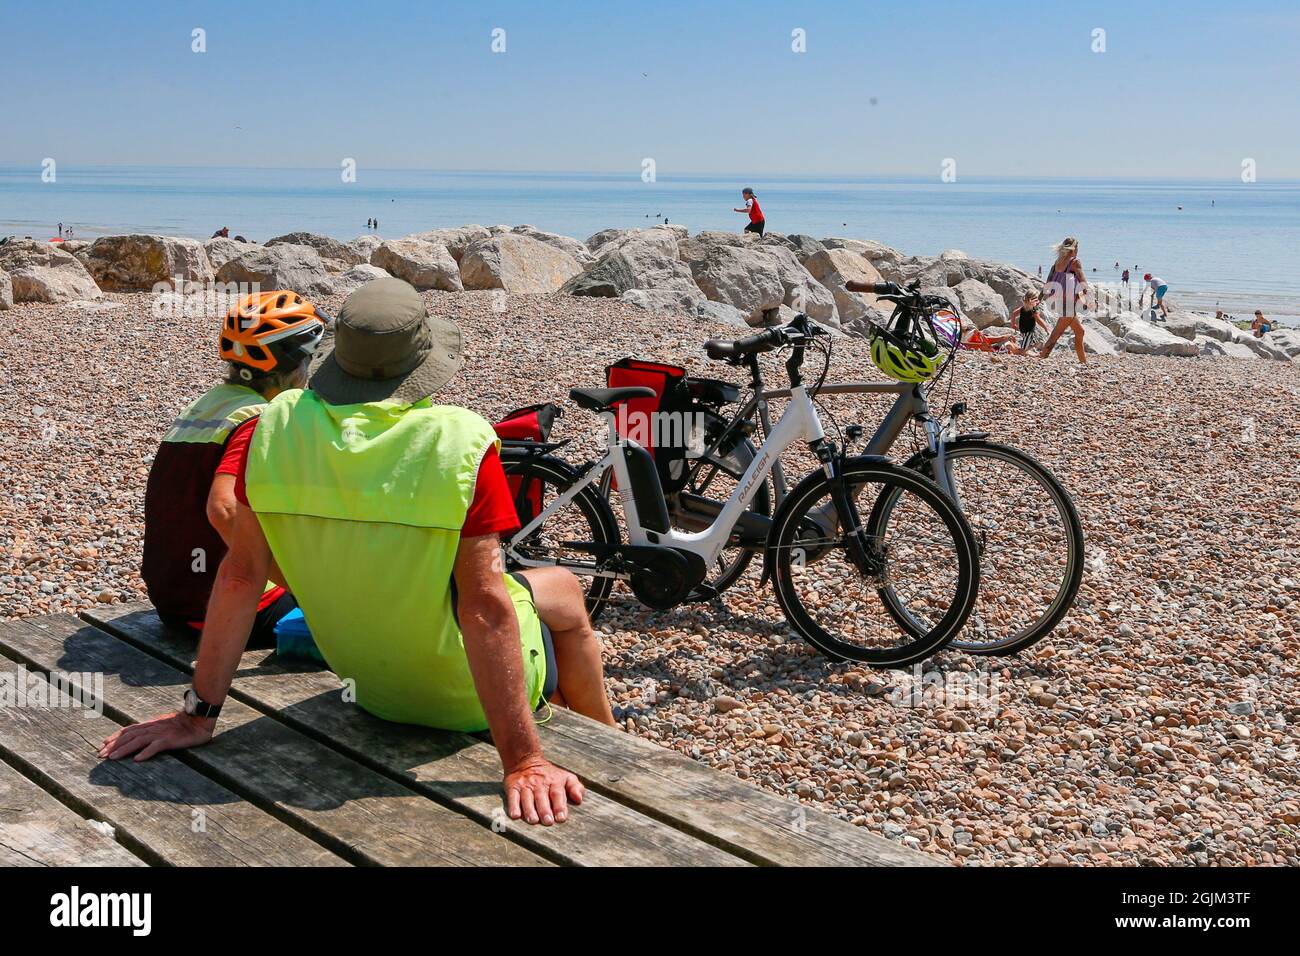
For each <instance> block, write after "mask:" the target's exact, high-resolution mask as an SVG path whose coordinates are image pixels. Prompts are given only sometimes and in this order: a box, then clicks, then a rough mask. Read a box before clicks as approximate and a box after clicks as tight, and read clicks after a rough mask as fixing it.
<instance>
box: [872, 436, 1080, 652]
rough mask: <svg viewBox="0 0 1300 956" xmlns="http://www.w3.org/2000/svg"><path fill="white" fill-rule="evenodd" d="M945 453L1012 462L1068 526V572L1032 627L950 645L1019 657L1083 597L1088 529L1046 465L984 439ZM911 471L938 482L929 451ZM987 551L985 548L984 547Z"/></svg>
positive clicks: (963, 441) (961, 441)
mask: <svg viewBox="0 0 1300 956" xmlns="http://www.w3.org/2000/svg"><path fill="white" fill-rule="evenodd" d="M946 451H947V454H948V455H949V457H955V458H962V457H990V458H995V459H999V460H1001V461H1004V462H1008V463H1010V464H1011V465H1013V467H1015V468H1018V469H1019V470H1020V471H1021V472H1023V473H1025V474H1027V475H1029V476H1031V477H1032V479H1033V480H1034V481H1035V482H1037V483H1038V484H1039V485H1040V486H1042V487H1043V488H1045V489H1046V491H1047V497H1048V498H1049V499H1050V500H1051V501H1052V503H1053V504H1054V505H1055V506H1056V508H1057V512H1058V514H1059V515H1060V518H1061V523H1062V525H1063V526H1064V531H1065V534H1064V537H1065V540H1066V550H1067V553H1066V558H1065V562H1064V568H1065V573H1064V574H1063V576H1062V579H1061V584H1060V587H1059V588H1058V589H1057V592H1056V594H1055V595H1054V596H1053V599H1052V600H1051V602H1050V603H1048V605H1047V607H1046V608H1045V609H1044V611H1043V613H1042V614H1041V615H1040V616H1039V617H1038V618H1037V619H1035V621H1034V622H1033V624H1032V625H1031V626H1029V627H1027V628H1023V629H1021V630H1020V631H1018V632H1016V633H1015V634H1012V635H1010V636H1009V637H1007V638H1005V639H1003V640H999V641H982V642H975V641H968V640H963V639H962V636H961V635H960V634H959V635H957V636H956V637H955V638H953V641H952V644H951V646H952V648H953V649H954V650H961V651H964V652H966V653H968V654H984V655H989V656H993V657H1003V656H1006V655H1009V654H1015V653H1016V652H1017V651H1022V650H1024V649H1025V648H1026V647H1030V646H1031V645H1033V644H1035V643H1037V642H1038V641H1040V640H1042V639H1043V638H1044V637H1046V636H1047V635H1048V634H1050V633H1051V632H1052V630H1053V629H1054V628H1055V627H1056V625H1057V624H1059V623H1060V622H1061V619H1062V618H1064V617H1065V615H1066V614H1068V613H1069V611H1070V608H1071V607H1073V606H1074V600H1075V597H1076V596H1077V595H1078V593H1079V586H1080V584H1081V583H1082V581H1083V566H1084V542H1083V524H1082V522H1080V520H1079V512H1078V509H1077V508H1076V507H1075V504H1074V499H1073V498H1071V497H1070V494H1069V492H1067V491H1066V490H1065V487H1064V486H1063V485H1062V484H1061V483H1060V481H1059V480H1057V478H1056V476H1055V475H1054V474H1052V472H1051V471H1050V470H1049V469H1048V468H1047V466H1046V465H1043V464H1042V463H1041V462H1039V461H1038V460H1037V459H1035V458H1033V457H1032V456H1031V455H1029V454H1027V453H1026V452H1023V451H1021V450H1020V449H1018V448H1014V447H1012V446H1010V445H1002V444H998V443H996V442H991V441H986V440H984V439H982V438H958V439H957V440H956V441H954V442H951V443H950V444H948V446H947V449H946ZM906 467H908V468H912V469H914V470H918V471H920V472H921V473H922V474H924V475H925V476H926V477H927V478H933V477H934V476H933V469H932V467H931V460H930V458H929V456H928V455H927V453H925V452H922V453H919V454H917V455H914V456H912V458H910V459H908V461H907V463H906ZM977 540H978V537H977ZM982 551H983V547H982V546H981V552H982ZM981 567H982V573H983V574H984V575H985V578H986V579H987V576H988V573H989V571H990V568H989V566H988V563H987V562H984V563H983V564H982V565H981ZM986 594H987V588H986ZM898 620H899V623H900V624H901V625H902V626H904V627H914V624H912V622H911V621H910V619H908V618H907V616H906V615H903V616H901V617H899V619H898Z"/></svg>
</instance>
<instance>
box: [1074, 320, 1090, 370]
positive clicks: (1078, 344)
mask: <svg viewBox="0 0 1300 956" xmlns="http://www.w3.org/2000/svg"><path fill="white" fill-rule="evenodd" d="M1073 327H1074V354H1075V355H1077V356H1079V364H1080V365H1087V364H1088V354H1087V353H1086V352H1084V350H1083V323H1082V322H1080V321H1079V320H1078V319H1075V320H1074V321H1073Z"/></svg>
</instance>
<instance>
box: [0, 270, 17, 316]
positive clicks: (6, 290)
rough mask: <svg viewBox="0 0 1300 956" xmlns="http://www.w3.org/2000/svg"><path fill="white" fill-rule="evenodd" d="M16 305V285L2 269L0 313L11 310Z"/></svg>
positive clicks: (0, 275)
mask: <svg viewBox="0 0 1300 956" xmlns="http://www.w3.org/2000/svg"><path fill="white" fill-rule="evenodd" d="M13 305H14V283H13V280H12V279H10V278H9V273H7V272H5V271H4V270H3V269H0V312H3V311H4V310H5V309H11V308H13Z"/></svg>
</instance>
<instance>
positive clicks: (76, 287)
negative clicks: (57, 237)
mask: <svg viewBox="0 0 1300 956" xmlns="http://www.w3.org/2000/svg"><path fill="white" fill-rule="evenodd" d="M0 271H3V272H6V273H8V275H9V282H10V286H11V289H12V294H13V301H14V302H49V303H60V302H72V301H75V300H77V299H98V298H99V297H100V296H102V295H103V293H102V292H100V291H99V286H97V285H95V280H94V279H93V278H92V277H91V275H90V273H89V272H87V271H86V267H85V266H83V265H82V264H81V263H80V262H79V261H78V260H77V258H76V257H75V256H73V255H72V254H70V253H67V252H64V251H63V250H62V249H60V248H58V246H56V245H55V244H53V243H49V242H41V241H40V240H38V239H18V240H13V241H10V242H6V243H5V244H4V245H2V246H0Z"/></svg>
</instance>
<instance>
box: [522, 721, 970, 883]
mask: <svg viewBox="0 0 1300 956" xmlns="http://www.w3.org/2000/svg"><path fill="white" fill-rule="evenodd" d="M608 731H609V728H607V727H605V726H604V725H602V724H599V723H597V722H596V721H594V720H590V719H588V718H586V717H583V716H582V715H581V714H575V713H573V712H572V711H568V710H561V709H560V708H556V709H555V716H554V717H553V718H552V719H551V721H550V722H549V723H548V724H547V725H546V726H545V727H544V728H543V733H542V745H543V746H544V747H545V748H546V752H547V753H549V754H551V755H552V756H553V758H554V759H555V760H557V761H559V762H561V763H563V764H564V765H565V766H567V767H569V768H570V769H571V770H573V772H574V773H576V774H578V775H579V776H580V777H581V778H582V779H583V780H584V781H586V783H587V785H588V786H589V787H591V788H592V789H595V790H599V791H600V792H602V793H607V794H609V795H611V796H614V797H616V798H617V799H619V800H621V801H622V802H623V803H626V804H627V805H628V806H631V807H635V808H636V809H638V810H640V811H641V812H642V813H644V814H646V815H647V816H652V817H654V818H656V819H660V820H666V821H670V822H671V823H673V825H675V826H678V827H680V828H682V829H683V830H686V831H687V832H690V833H694V834H695V835H697V836H698V837H700V839H702V840H708V841H709V842H712V843H716V844H717V845H718V846H721V847H724V848H726V849H728V850H730V851H731V852H733V853H737V854H739V855H741V856H743V857H744V858H745V859H748V860H751V861H752V862H754V863H758V864H762V865H770V866H944V865H946V864H945V863H944V862H943V861H942V860H939V859H938V858H936V857H933V856H929V855H927V854H924V853H921V852H918V851H916V850H910V849H908V848H907V847H904V846H901V845H900V844H898V843H895V842H893V841H892V840H887V839H885V838H884V837H881V836H876V835H875V834H873V833H869V832H867V831H866V830H863V829H862V828H861V827H855V826H853V824H851V823H848V822H847V821H844V820H840V819H839V818H837V817H833V816H831V815H830V814H828V813H823V812H822V811H820V810H816V809H810V808H806V807H804V806H803V805H802V804H800V803H798V802H797V801H794V800H786V799H783V798H782V797H779V796H777V795H775V794H771V793H768V792H767V791H765V790H760V789H758V788H757V787H755V786H753V785H751V784H748V783H746V782H745V781H743V780H741V779H740V778H738V777H733V776H732V775H731V774H728V773H722V772H720V771H717V770H714V769H712V768H711V767H707V766H705V765H704V764H701V763H697V762H696V761H694V760H691V759H690V758H689V757H687V756H685V755H683V754H679V753H677V752H676V751H673V750H669V749H667V748H666V747H660V746H658V745H656V744H654V743H651V742H650V741H648V740H643V739H642V738H640V737H635V736H633V735H631V734H623V735H622V739H619V740H611V739H610V735H609V733H608Z"/></svg>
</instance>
